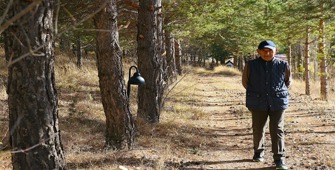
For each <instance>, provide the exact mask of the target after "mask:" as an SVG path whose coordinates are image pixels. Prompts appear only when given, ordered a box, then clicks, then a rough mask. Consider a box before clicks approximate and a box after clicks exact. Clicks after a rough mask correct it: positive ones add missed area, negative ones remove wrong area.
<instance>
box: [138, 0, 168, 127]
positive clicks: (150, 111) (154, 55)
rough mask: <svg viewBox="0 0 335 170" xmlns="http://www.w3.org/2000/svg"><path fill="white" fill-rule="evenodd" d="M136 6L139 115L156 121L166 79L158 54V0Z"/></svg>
mask: <svg viewBox="0 0 335 170" xmlns="http://www.w3.org/2000/svg"><path fill="white" fill-rule="evenodd" d="M139 6H140V8H139V10H138V35H137V43H138V46H137V55H138V66H139V70H140V71H141V75H142V76H143V77H144V79H145V85H143V86H141V87H139V91H138V118H140V119H142V120H144V121H145V122H148V123H158V122H159V117H160V111H161V102H162V97H163V94H162V93H163V92H164V91H163V90H164V89H165V84H166V83H165V82H164V80H163V68H162V58H161V42H160V40H161V38H159V37H158V36H161V35H159V33H161V30H160V29H161V27H159V25H160V24H159V23H158V22H161V20H158V19H157V17H158V15H161V14H160V8H161V1H160V0H141V1H139Z"/></svg>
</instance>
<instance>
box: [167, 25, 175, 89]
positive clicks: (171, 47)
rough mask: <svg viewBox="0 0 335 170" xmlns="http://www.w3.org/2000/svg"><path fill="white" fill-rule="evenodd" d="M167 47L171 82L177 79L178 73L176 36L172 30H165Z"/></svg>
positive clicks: (169, 79) (168, 74) (169, 80)
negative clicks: (174, 36)
mask: <svg viewBox="0 0 335 170" xmlns="http://www.w3.org/2000/svg"><path fill="white" fill-rule="evenodd" d="M165 44H166V45H165V48H166V61H167V76H168V82H169V84H171V83H173V82H174V81H176V79H177V75H176V60H175V56H176V55H175V46H174V45H175V44H174V38H173V36H172V33H171V32H170V31H166V32H165Z"/></svg>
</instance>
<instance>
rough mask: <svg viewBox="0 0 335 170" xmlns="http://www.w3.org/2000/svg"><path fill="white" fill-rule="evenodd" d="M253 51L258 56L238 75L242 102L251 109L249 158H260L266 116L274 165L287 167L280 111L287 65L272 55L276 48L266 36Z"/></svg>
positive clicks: (287, 79) (286, 84) (284, 105)
mask: <svg viewBox="0 0 335 170" xmlns="http://www.w3.org/2000/svg"><path fill="white" fill-rule="evenodd" d="M257 52H258V54H259V55H260V57H259V58H257V59H254V60H250V61H248V62H247V64H246V65H245V67H244V70H243V75H242V84H243V86H244V88H245V89H246V106H247V108H248V109H249V110H250V112H251V113H252V129H253V144H254V156H253V161H255V162H262V161H264V158H263V156H264V150H265V147H264V140H265V137H264V136H265V129H266V127H267V122H268V118H269V119H270V123H269V125H270V136H271V142H272V152H273V159H274V162H275V164H276V169H288V167H287V166H286V164H285V144H284V142H285V139H284V137H285V136H284V113H285V109H287V107H288V103H289V102H288V98H289V95H288V88H289V87H290V85H291V71H290V67H289V64H288V63H287V62H286V61H283V60H280V59H277V58H275V57H274V56H275V54H276V52H277V48H276V45H275V44H274V43H273V42H272V41H270V40H266V41H262V42H261V43H260V44H259V46H258V49H257Z"/></svg>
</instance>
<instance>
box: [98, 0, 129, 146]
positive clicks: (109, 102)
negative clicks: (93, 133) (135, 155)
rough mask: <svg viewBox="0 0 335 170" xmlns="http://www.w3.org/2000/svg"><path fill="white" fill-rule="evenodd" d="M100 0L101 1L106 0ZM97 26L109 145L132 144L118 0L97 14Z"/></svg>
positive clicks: (103, 103) (100, 78)
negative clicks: (117, 6) (122, 58)
mask: <svg viewBox="0 0 335 170" xmlns="http://www.w3.org/2000/svg"><path fill="white" fill-rule="evenodd" d="M103 3H104V1H100V3H99V4H103ZM94 24H95V27H96V28H97V30H109V31H108V32H106V31H101V32H97V35H96V43H97V67H98V75H99V86H100V91H101V100H102V105H103V108H104V112H105V115H106V145H105V146H106V147H107V148H109V147H111V148H112V149H123V148H124V147H126V146H127V145H126V144H128V148H129V147H131V145H132V144H133V139H134V123H133V118H132V115H131V113H130V109H129V103H128V98H127V93H126V90H125V89H126V87H125V82H124V76H123V68H122V61H121V55H122V52H121V49H120V47H119V33H118V27H117V8H116V0H109V1H108V2H107V6H106V10H102V11H100V12H99V13H98V14H96V16H95V17H94Z"/></svg>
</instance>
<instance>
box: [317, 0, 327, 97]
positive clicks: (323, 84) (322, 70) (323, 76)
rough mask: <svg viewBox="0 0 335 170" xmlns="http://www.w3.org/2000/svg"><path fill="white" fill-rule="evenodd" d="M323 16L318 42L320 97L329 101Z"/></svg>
mask: <svg viewBox="0 0 335 170" xmlns="http://www.w3.org/2000/svg"><path fill="white" fill-rule="evenodd" d="M323 8H324V1H323V0H321V1H320V10H321V13H322V14H323V13H324V9H323ZM323 17H324V16H323V15H322V17H321V18H320V21H319V42H318V55H319V57H320V59H321V62H320V83H321V86H320V87H321V89H320V95H321V99H322V100H328V87H327V77H328V73H327V64H326V60H327V56H326V54H325V51H324V49H325V42H324V41H325V35H324V28H325V21H324V19H323Z"/></svg>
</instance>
